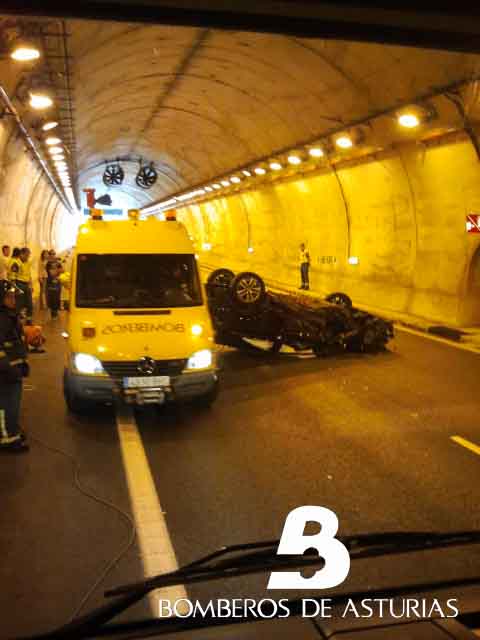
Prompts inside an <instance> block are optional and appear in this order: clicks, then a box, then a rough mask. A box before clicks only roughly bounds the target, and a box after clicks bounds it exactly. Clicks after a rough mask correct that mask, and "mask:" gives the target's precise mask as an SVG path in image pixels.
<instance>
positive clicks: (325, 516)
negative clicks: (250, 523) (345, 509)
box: [267, 506, 350, 589]
mask: <svg viewBox="0 0 480 640" xmlns="http://www.w3.org/2000/svg"><path fill="white" fill-rule="evenodd" d="M311 521H313V522H318V524H319V525H320V526H321V530H320V533H317V534H315V535H313V536H305V535H303V532H304V530H305V525H306V524H307V522H311ZM337 531H338V518H337V516H336V515H335V513H334V512H333V511H330V509H326V508H325V507H315V506H305V507H298V508H297V509H294V510H293V511H290V513H289V514H288V516H287V519H286V520H285V526H284V527H283V532H282V537H281V538H280V544H279V545H278V551H277V553H278V555H303V554H304V553H305V551H306V550H307V549H316V550H317V551H318V555H319V556H321V557H322V558H323V559H324V560H325V566H324V567H322V569H320V570H319V571H317V572H316V573H315V574H314V575H313V576H312V577H311V578H303V577H302V575H301V573H300V572H299V571H273V572H272V573H271V575H270V580H269V581H268V586H267V588H268V589H330V588H332V587H336V586H338V585H339V584H341V583H342V582H343V581H344V580H345V578H346V577H347V576H348V572H349V571H350V555H349V553H348V550H347V548H346V547H345V545H343V544H342V543H341V542H340V540H337V539H336V538H335V534H336V533H337Z"/></svg>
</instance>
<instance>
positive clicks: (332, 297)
mask: <svg viewBox="0 0 480 640" xmlns="http://www.w3.org/2000/svg"><path fill="white" fill-rule="evenodd" d="M325 300H326V301H327V302H330V303H332V304H337V305H338V306H340V307H346V308H347V309H351V308H352V306H353V304H352V299H351V298H350V296H347V294H346V293H342V292H341V291H336V292H335V293H330V294H329V295H328V296H327V297H326V298H325Z"/></svg>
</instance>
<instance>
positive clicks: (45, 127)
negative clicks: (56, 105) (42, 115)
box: [42, 120, 58, 131]
mask: <svg viewBox="0 0 480 640" xmlns="http://www.w3.org/2000/svg"><path fill="white" fill-rule="evenodd" d="M55 127H58V122H57V121H56V120H50V121H49V122H46V123H45V124H44V125H43V127H42V129H43V131H51V130H52V129H55Z"/></svg>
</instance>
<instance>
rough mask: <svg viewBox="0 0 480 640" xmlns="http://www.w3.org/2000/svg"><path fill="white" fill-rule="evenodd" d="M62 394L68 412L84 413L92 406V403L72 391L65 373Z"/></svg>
mask: <svg viewBox="0 0 480 640" xmlns="http://www.w3.org/2000/svg"><path fill="white" fill-rule="evenodd" d="M63 396H64V398H65V404H66V405H67V409H68V410H69V411H70V413H76V414H84V413H86V412H87V411H89V410H90V409H91V408H92V404H91V403H90V402H88V400H84V399H83V398H81V397H80V396H78V395H77V394H76V393H74V392H73V391H72V389H71V387H70V385H69V383H68V376H67V374H66V373H65V374H64V377H63Z"/></svg>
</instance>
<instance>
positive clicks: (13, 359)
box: [0, 280, 29, 453]
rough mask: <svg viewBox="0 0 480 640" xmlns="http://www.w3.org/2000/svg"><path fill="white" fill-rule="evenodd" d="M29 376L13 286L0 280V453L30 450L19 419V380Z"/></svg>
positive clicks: (20, 384) (20, 381)
mask: <svg viewBox="0 0 480 640" xmlns="http://www.w3.org/2000/svg"><path fill="white" fill-rule="evenodd" d="M28 374H29V367H28V363H27V350H26V348H25V343H24V340H23V330H22V325H21V322H20V320H19V317H18V314H17V313H16V296H15V285H13V284H12V283H11V282H9V281H8V280H0V452H2V453H3V452H7V453H23V452H25V451H28V449H29V447H28V444H27V443H26V441H25V436H24V435H23V434H22V432H21V429H20V426H19V423H18V417H19V413H20V403H21V399H22V378H25V377H27V376H28Z"/></svg>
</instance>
